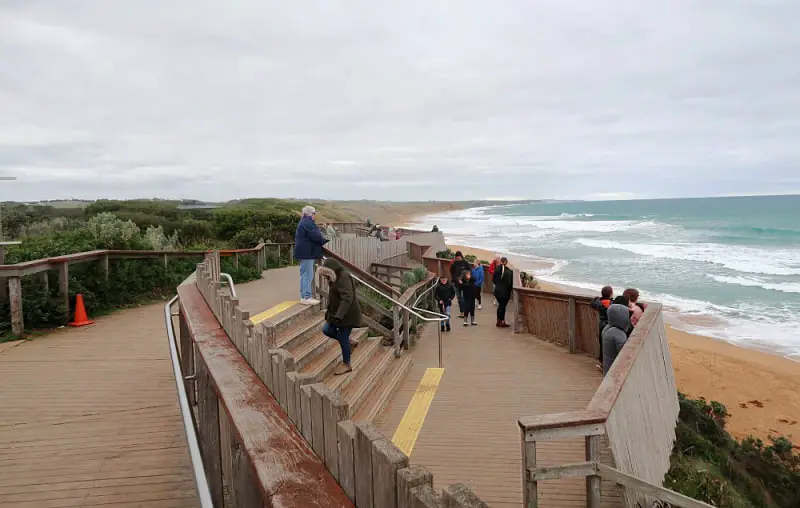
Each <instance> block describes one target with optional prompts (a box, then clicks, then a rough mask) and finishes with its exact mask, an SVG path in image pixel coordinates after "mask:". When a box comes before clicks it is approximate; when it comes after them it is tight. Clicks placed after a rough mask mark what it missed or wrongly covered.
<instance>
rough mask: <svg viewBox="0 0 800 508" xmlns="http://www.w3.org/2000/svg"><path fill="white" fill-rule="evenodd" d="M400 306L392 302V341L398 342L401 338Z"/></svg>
mask: <svg viewBox="0 0 800 508" xmlns="http://www.w3.org/2000/svg"><path fill="white" fill-rule="evenodd" d="M399 329H400V307H398V306H397V305H396V304H392V342H394V343H395V344H397V341H398V340H400V331H399Z"/></svg>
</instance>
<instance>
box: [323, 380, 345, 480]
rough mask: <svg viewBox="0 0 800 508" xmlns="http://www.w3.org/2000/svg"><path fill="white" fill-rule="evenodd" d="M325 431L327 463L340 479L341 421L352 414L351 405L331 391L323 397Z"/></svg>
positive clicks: (337, 478)
mask: <svg viewBox="0 0 800 508" xmlns="http://www.w3.org/2000/svg"><path fill="white" fill-rule="evenodd" d="M322 413H323V414H322V418H323V427H324V429H323V433H324V438H323V439H324V441H325V465H326V466H327V467H328V471H330V472H331V475H332V476H333V477H334V479H336V481H339V422H343V421H345V420H347V418H348V417H349V416H350V406H349V405H348V404H347V402H345V401H344V399H342V398H341V397H340V396H339V393H338V392H334V391H331V392H329V393H327V394H325V396H324V397H323V398H322Z"/></svg>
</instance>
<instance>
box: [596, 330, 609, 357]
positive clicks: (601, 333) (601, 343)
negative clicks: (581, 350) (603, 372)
mask: <svg viewBox="0 0 800 508" xmlns="http://www.w3.org/2000/svg"><path fill="white" fill-rule="evenodd" d="M607 324H608V323H604V322H603V321H600V331H599V332H598V334H597V336H598V338H599V342H600V354H599V355H598V356H599V357H600V358H599V360H600V365H602V364H603V328H605V327H606V325H607Z"/></svg>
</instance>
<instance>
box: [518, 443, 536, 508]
mask: <svg viewBox="0 0 800 508" xmlns="http://www.w3.org/2000/svg"><path fill="white" fill-rule="evenodd" d="M520 441H521V442H522V499H523V503H522V506H523V507H524V508H538V506H539V493H538V490H539V487H538V483H537V482H536V480H531V479H530V474H529V473H528V471H530V470H532V469H535V468H536V441H527V440H526V439H525V429H520Z"/></svg>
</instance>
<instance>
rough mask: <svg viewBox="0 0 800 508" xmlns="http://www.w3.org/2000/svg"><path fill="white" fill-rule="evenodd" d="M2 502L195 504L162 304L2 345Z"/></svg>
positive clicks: (157, 507)
mask: <svg viewBox="0 0 800 508" xmlns="http://www.w3.org/2000/svg"><path fill="white" fill-rule="evenodd" d="M0 386H2V387H3V388H2V391H0V448H2V449H3V453H2V455H0V506H14V507H20V508H24V507H37V508H39V507H58V508H65V507H83V506H120V507H126V506H147V507H154V508H188V507H195V506H197V497H196V492H195V485H194V480H193V477H192V469H191V463H190V460H189V456H188V452H187V449H186V438H185V436H184V432H183V425H182V423H181V419H180V411H179V409H178V401H177V396H176V394H175V381H174V378H173V374H172V367H171V364H170V360H169V350H168V345H167V336H166V331H165V329H164V321H163V306H162V305H150V306H146V307H140V308H137V309H129V310H123V311H120V312H117V313H115V314H113V315H112V316H108V317H103V318H100V319H98V320H97V323H96V324H94V325H92V326H89V327H86V328H78V329H63V330H58V331H56V332H54V333H52V334H50V335H47V336H45V337H40V338H37V339H35V340H33V341H31V342H26V343H23V344H20V345H18V346H17V347H14V348H11V349H7V350H5V351H3V352H2V353H0Z"/></svg>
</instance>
